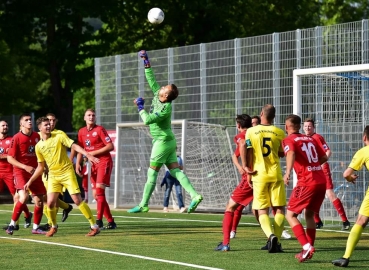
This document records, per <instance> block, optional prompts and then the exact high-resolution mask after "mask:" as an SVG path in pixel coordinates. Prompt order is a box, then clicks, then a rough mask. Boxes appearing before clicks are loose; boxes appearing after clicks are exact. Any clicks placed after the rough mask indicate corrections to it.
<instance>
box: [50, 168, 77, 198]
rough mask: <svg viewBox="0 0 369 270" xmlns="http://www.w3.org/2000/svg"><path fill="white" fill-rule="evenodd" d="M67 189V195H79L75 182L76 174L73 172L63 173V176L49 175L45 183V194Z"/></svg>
mask: <svg viewBox="0 0 369 270" xmlns="http://www.w3.org/2000/svg"><path fill="white" fill-rule="evenodd" d="M65 189H68V191H69V194H71V195H72V194H77V193H81V190H80V189H79V185H78V182H77V177H76V174H75V173H74V171H73V170H71V171H70V172H69V171H68V172H65V173H64V174H63V175H51V174H49V179H48V181H47V193H53V192H58V193H62V192H63V190H65Z"/></svg>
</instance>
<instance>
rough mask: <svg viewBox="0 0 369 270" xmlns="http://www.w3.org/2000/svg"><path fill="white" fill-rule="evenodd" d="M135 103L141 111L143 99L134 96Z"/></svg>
mask: <svg viewBox="0 0 369 270" xmlns="http://www.w3.org/2000/svg"><path fill="white" fill-rule="evenodd" d="M135 103H136V105H137V109H138V111H141V110H143V109H144V104H145V100H144V99H143V98H142V97H139V98H136V99H135Z"/></svg>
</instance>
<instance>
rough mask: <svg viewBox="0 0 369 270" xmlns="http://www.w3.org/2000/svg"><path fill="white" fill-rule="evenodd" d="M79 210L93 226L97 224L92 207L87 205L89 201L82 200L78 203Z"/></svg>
mask: <svg viewBox="0 0 369 270" xmlns="http://www.w3.org/2000/svg"><path fill="white" fill-rule="evenodd" d="M78 208H79V210H80V211H81V212H82V214H83V215H84V216H85V218H87V220H88V222H90V225H91V226H93V225H95V223H96V221H95V218H94V216H93V215H92V212H91V209H90V207H89V206H88V205H87V203H85V202H83V201H82V202H81V203H80V204H79V205H78Z"/></svg>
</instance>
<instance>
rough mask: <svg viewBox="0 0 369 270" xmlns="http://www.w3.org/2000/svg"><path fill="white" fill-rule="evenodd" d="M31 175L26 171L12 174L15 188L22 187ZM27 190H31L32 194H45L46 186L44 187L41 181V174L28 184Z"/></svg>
mask: <svg viewBox="0 0 369 270" xmlns="http://www.w3.org/2000/svg"><path fill="white" fill-rule="evenodd" d="M31 176H32V175H31V174H29V173H27V172H24V173H16V174H15V175H14V183H15V188H16V189H17V190H18V189H23V188H24V185H25V184H26V183H27V182H28V180H29V179H30V178H31ZM29 190H30V191H31V193H32V195H45V194H46V188H45V185H44V182H42V178H41V176H40V177H39V178H37V179H36V180H35V181H33V182H32V184H31V185H30V186H29Z"/></svg>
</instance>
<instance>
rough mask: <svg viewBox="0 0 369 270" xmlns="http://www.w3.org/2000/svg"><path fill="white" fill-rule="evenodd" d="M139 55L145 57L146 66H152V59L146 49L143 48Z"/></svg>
mask: <svg viewBox="0 0 369 270" xmlns="http://www.w3.org/2000/svg"><path fill="white" fill-rule="evenodd" d="M138 56H139V57H141V58H142V59H143V62H144V66H145V68H149V67H151V65H150V60H149V56H148V55H147V53H146V51H145V50H141V51H139V52H138Z"/></svg>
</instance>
